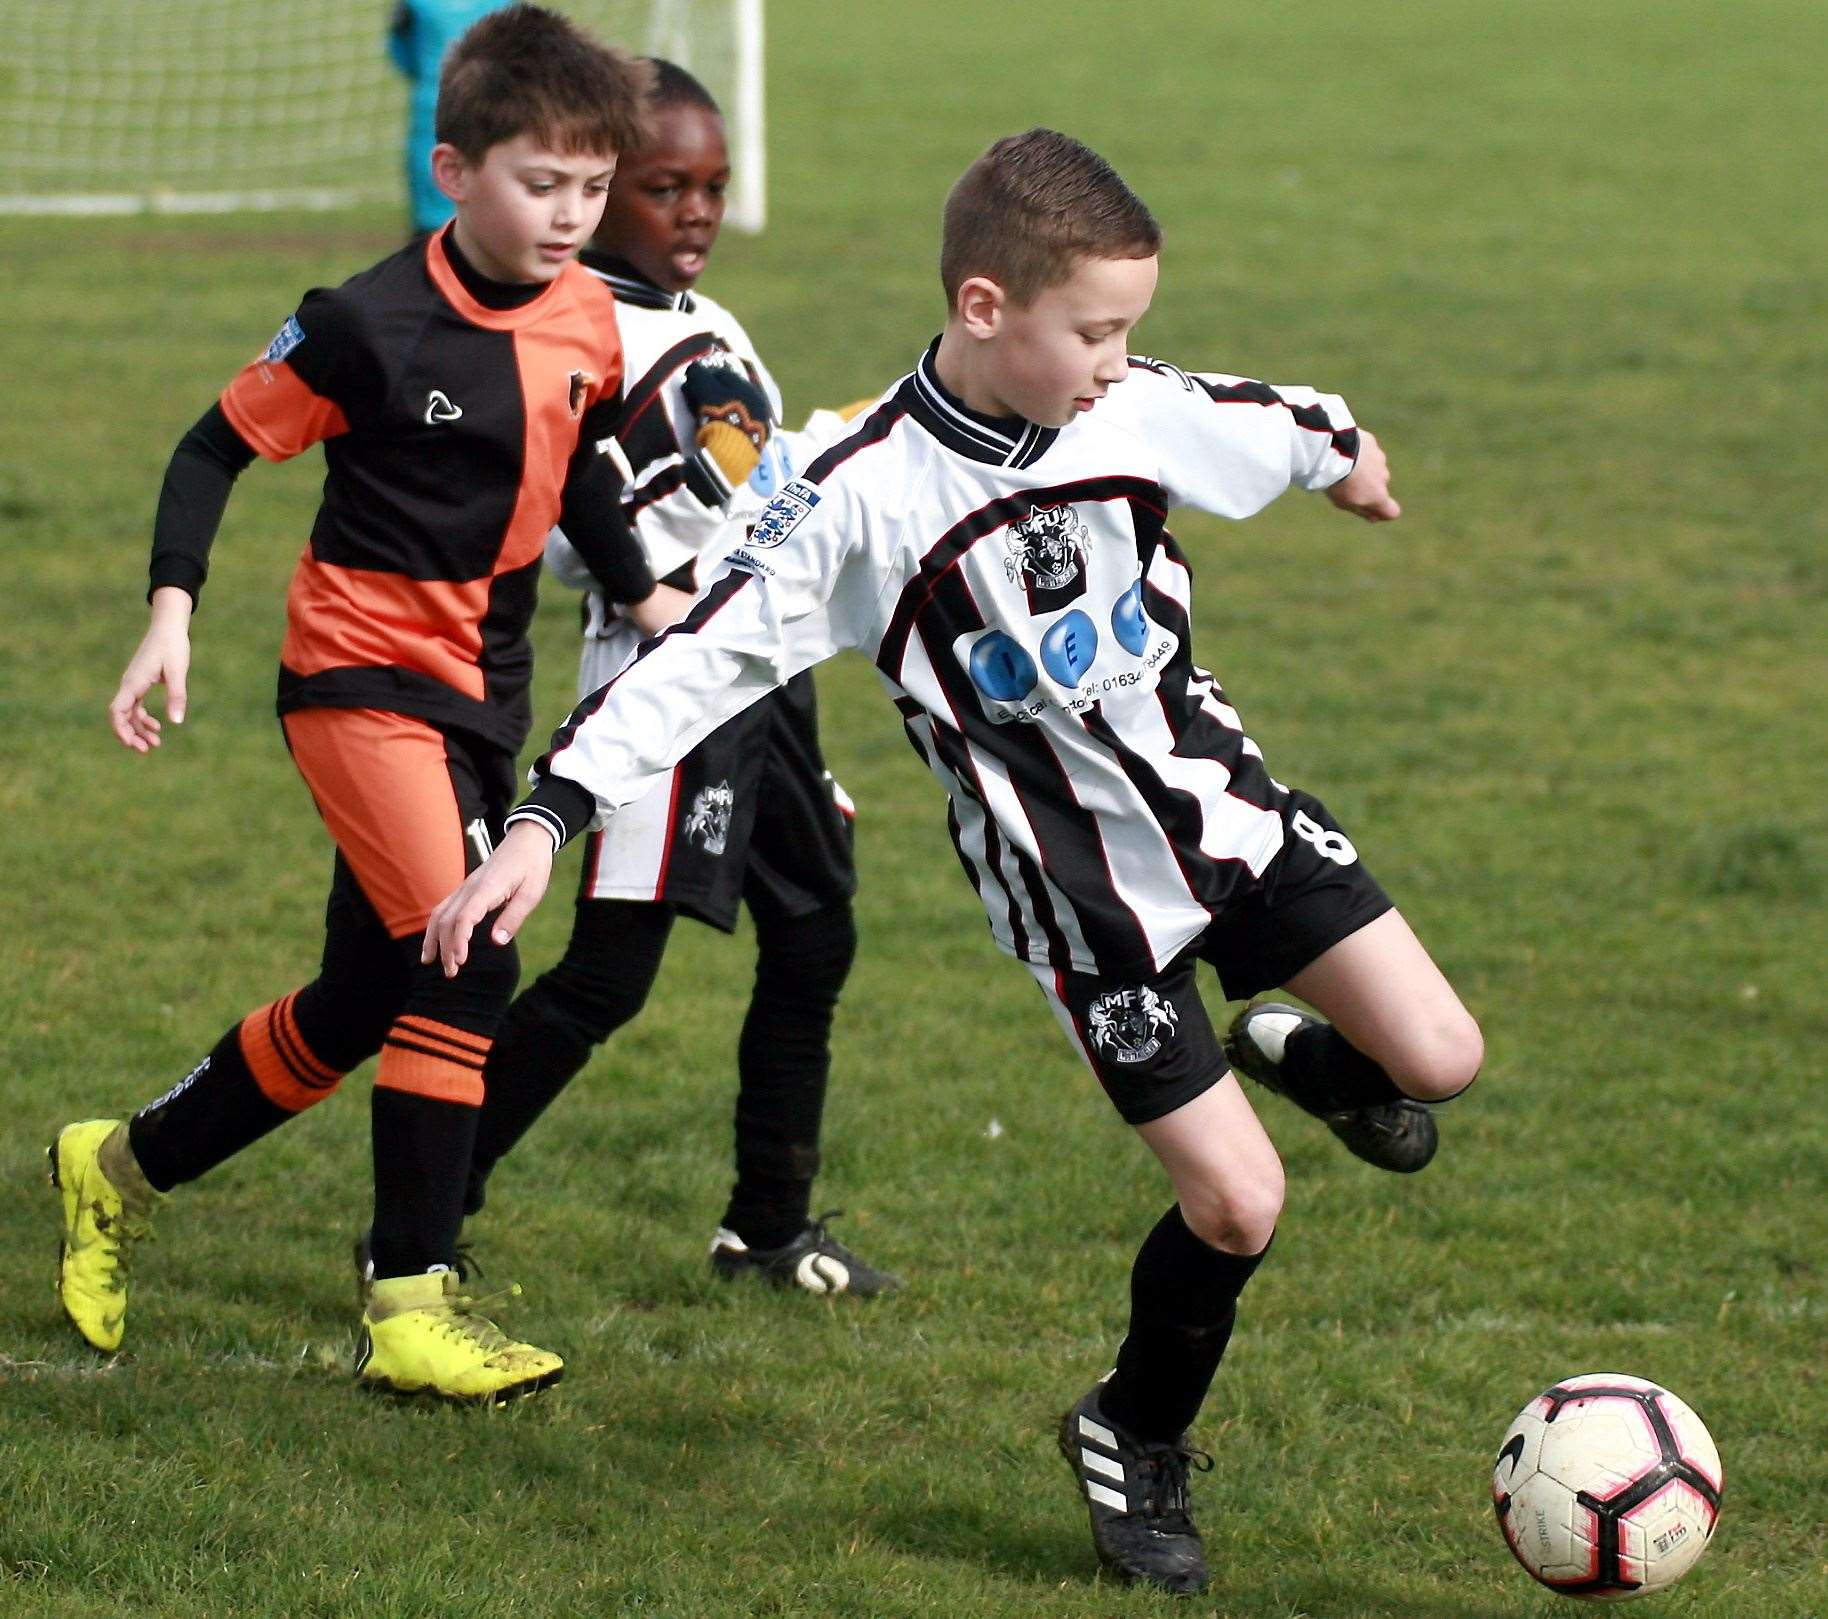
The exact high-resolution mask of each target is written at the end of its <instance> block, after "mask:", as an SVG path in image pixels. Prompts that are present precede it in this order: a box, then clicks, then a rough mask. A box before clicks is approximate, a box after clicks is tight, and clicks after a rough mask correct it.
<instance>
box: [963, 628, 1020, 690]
mask: <svg viewBox="0 0 1828 1619" xmlns="http://www.w3.org/2000/svg"><path fill="white" fill-rule="evenodd" d="M970 668H971V679H972V681H973V683H974V684H975V685H976V686H977V689H978V690H979V691H981V692H982V693H983V694H984V695H985V696H986V697H988V698H990V699H991V700H992V701H994V702H999V703H1013V702H1015V701H1016V700H1017V699H1018V698H1021V697H1026V696H1027V695H1028V694H1029V693H1030V692H1031V691H1033V690H1034V689H1035V680H1036V675H1035V660H1034V659H1033V658H1031V657H1030V656H1029V655H1028V654H1027V653H1026V652H1024V651H1023V650H1022V647H1021V643H1020V642H1018V641H1016V640H1014V639H1013V638H1012V637H1010V636H1007V635H1005V634H1004V633H1003V632H1002V631H1001V630H992V631H991V632H990V633H989V634H988V635H986V636H985V637H983V639H982V640H980V641H979V642H978V643H977V644H976V645H975V646H974V647H972V649H971V664H970Z"/></svg>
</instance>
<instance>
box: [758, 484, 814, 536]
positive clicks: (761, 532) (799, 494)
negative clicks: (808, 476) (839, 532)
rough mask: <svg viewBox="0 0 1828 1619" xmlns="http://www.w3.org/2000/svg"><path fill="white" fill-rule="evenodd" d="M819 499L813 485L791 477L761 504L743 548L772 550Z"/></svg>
mask: <svg viewBox="0 0 1828 1619" xmlns="http://www.w3.org/2000/svg"><path fill="white" fill-rule="evenodd" d="M819 500H820V495H819V491H818V490H817V489H815V488H814V487H813V486H812V485H811V484H809V483H807V482H805V481H804V480H803V479H800V478H795V479H794V480H793V482H792V483H790V484H788V485H787V487H786V488H785V489H783V490H782V491H781V492H780V493H779V494H778V495H776V496H775V497H774V499H772V500H771V501H769V502H768V504H767V505H766V506H764V507H763V508H762V515H761V516H760V517H758V518H756V520H755V527H754V528H753V529H751V530H750V533H749V540H748V543H747V545H745V546H744V549H745V550H748V551H772V550H773V549H774V548H775V547H776V546H777V545H779V544H781V543H782V541H784V540H785V539H786V538H787V536H788V535H789V534H791V533H792V532H793V531H794V530H795V529H796V528H798V527H799V526H800V524H801V523H803V522H805V521H806V519H807V517H809V516H810V515H811V513H812V509H813V507H815V506H816V505H818V504H819Z"/></svg>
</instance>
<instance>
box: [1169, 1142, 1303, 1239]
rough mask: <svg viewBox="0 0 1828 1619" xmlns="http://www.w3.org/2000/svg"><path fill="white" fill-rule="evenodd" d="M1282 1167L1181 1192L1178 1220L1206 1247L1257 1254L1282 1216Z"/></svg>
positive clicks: (1268, 1168) (1277, 1166) (1270, 1167)
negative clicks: (1185, 1224)
mask: <svg viewBox="0 0 1828 1619" xmlns="http://www.w3.org/2000/svg"><path fill="white" fill-rule="evenodd" d="M1283 1188H1284V1183H1283V1175H1282V1165H1281V1164H1280V1163H1279V1162H1278V1163H1273V1164H1271V1165H1267V1166H1265V1167H1264V1168H1262V1169H1259V1170H1255V1171H1253V1172H1252V1173H1251V1174H1249V1175H1248V1176H1245V1177H1242V1178H1239V1179H1236V1180H1228V1181H1227V1183H1226V1184H1225V1185H1223V1186H1208V1187H1200V1188H1197V1189H1194V1190H1192V1191H1183V1193H1182V1195H1181V1199H1180V1204H1181V1218H1182V1219H1183V1220H1185V1221H1186V1222H1187V1229H1188V1230H1189V1231H1191V1232H1192V1233H1193V1234H1194V1235H1195V1236H1196V1237H1198V1238H1199V1239H1200V1241H1201V1242H1203V1243H1205V1244H1206V1245H1207V1247H1209V1248H1217V1249H1219V1250H1220V1251H1221V1252H1222V1253H1228V1254H1236V1255H1239V1256H1241V1257H1242V1256H1248V1255H1250V1254H1260V1253H1262V1252H1263V1250H1264V1249H1265V1248H1266V1247H1267V1246H1268V1245H1269V1239H1270V1238H1271V1237H1272V1236H1273V1235H1274V1234H1275V1231H1276V1222H1277V1220H1279V1219H1280V1218H1281V1216H1282V1197H1283Z"/></svg>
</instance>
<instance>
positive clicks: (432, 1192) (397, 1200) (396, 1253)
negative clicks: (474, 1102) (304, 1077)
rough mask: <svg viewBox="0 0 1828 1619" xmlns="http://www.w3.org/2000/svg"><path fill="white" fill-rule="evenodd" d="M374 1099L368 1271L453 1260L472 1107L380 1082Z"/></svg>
mask: <svg viewBox="0 0 1828 1619" xmlns="http://www.w3.org/2000/svg"><path fill="white" fill-rule="evenodd" d="M373 1103H374V1106H373V1112H372V1114H371V1129H372V1132H373V1138H374V1232H373V1246H374V1273H375V1275H376V1276H383V1277H385V1276H414V1275H418V1274H420V1273H422V1272H424V1271H427V1270H430V1269H431V1267H432V1266H434V1265H455V1264H456V1262H457V1234H458V1232H459V1231H461V1230H462V1229H463V1185H464V1173H465V1171H466V1170H467V1169H468V1167H469V1162H470V1149H471V1147H472V1146H473V1145H474V1143H475V1140H476V1114H477V1110H476V1109H475V1108H473V1107H469V1106H466V1105H465V1104H464V1103H461V1102H441V1101H438V1100H437V1099H435V1098H433V1097H430V1096H421V1095H418V1094H417V1093H415V1092H412V1091H400V1090H394V1089H393V1088H391V1087H390V1086H385V1085H377V1086H376V1087H375V1089H374V1098H373Z"/></svg>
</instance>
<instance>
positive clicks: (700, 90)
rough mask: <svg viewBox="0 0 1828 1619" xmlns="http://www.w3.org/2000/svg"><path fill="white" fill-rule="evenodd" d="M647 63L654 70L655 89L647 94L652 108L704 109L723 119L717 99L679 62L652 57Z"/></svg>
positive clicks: (721, 109) (722, 112)
mask: <svg viewBox="0 0 1828 1619" xmlns="http://www.w3.org/2000/svg"><path fill="white" fill-rule="evenodd" d="M647 62H648V66H649V67H651V68H652V69H653V70H654V88H653V89H651V90H650V91H648V93H647V101H648V105H649V106H650V107H702V108H704V110H705V111H706V112H711V113H716V114H717V116H718V117H719V118H721V117H723V115H724V109H723V108H722V107H720V106H718V104H717V97H715V96H714V95H712V94H711V92H710V91H709V90H707V89H706V88H705V87H704V86H703V85H702V84H700V83H699V82H698V80H697V79H695V78H693V77H692V75H691V74H690V73H688V72H686V70H685V69H684V68H682V67H681V66H680V65H679V64H678V63H677V62H669V61H668V60H667V59H666V58H665V57H664V56H650V57H649V58H648V59H647Z"/></svg>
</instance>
